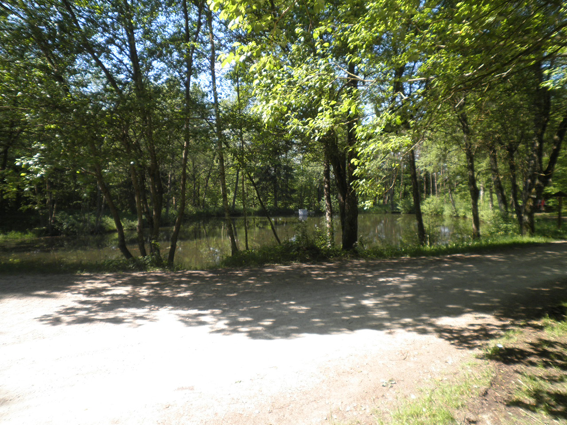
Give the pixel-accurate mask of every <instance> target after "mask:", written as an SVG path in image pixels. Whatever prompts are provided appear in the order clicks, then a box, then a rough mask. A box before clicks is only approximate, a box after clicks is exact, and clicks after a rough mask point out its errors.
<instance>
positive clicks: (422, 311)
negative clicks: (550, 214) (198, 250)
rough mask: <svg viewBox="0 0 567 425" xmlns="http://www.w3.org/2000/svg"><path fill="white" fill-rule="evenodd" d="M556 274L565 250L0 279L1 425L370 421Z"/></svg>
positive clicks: (495, 330) (527, 304)
mask: <svg viewBox="0 0 567 425" xmlns="http://www.w3.org/2000/svg"><path fill="white" fill-rule="evenodd" d="M566 276H567V243H554V244H545V245H539V246H535V247H529V248H525V247H524V248H516V249H511V250H507V251H505V252H502V253H495V254H486V255H453V256H449V257H444V258H418V259H397V260H388V261H372V262H364V261H356V262H344V263H333V264H323V265H293V266H275V267H265V268H261V269H247V270H229V271H226V270H225V271H214V272H179V273H132V274H110V275H81V276H73V275H49V276H35V275H18V276H2V277H0V423H1V424H3V425H27V424H30V425H32V424H33V425H42V424H57V425H65V424H73V425H82V424H132V425H144V424H167V425H172V424H247V425H248V424H252V425H254V424H321V423H332V422H333V420H336V421H343V422H345V423H346V422H349V421H350V422H354V423H356V421H358V422H359V423H363V424H364V423H372V419H373V416H372V409H377V412H378V414H379V412H380V411H382V412H384V411H387V410H388V408H389V407H390V406H391V404H392V402H393V401H394V400H396V399H397V398H400V397H408V398H409V399H411V397H412V396H414V395H416V394H419V393H418V388H420V387H423V386H426V385H427V384H428V383H429V382H432V380H435V379H444V378H448V377H450V376H451V375H452V374H453V373H454V372H455V371H456V370H458V369H459V368H461V367H462V364H463V362H465V361H468V360H470V358H471V353H474V352H475V350H478V349H479V347H481V345H482V343H483V341H485V340H486V339H487V338H489V337H491V336H496V335H499V334H500V333H501V332H502V331H503V330H505V329H506V328H507V327H508V326H509V325H510V324H511V323H513V322H514V321H517V320H519V319H521V317H522V315H524V314H528V313H529V314H532V313H533V311H532V310H533V309H534V308H536V307H539V306H544V305H549V304H553V303H556V302H558V301H559V300H560V299H561V297H563V298H564V299H567V285H566V284H565V282H566ZM374 413H376V411H375V412H374ZM479 423H482V418H480V419H479ZM485 423H492V422H491V420H490V419H486V420H485Z"/></svg>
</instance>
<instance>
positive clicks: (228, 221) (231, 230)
mask: <svg viewBox="0 0 567 425" xmlns="http://www.w3.org/2000/svg"><path fill="white" fill-rule="evenodd" d="M207 24H208V26H209V42H210V44H211V55H210V67H211V85H212V89H213V102H214V111H215V128H216V133H217V152H218V156H219V178H220V183H221V195H222V205H223V208H224V215H225V219H226V225H227V230H228V237H229V238H230V248H231V253H232V255H234V254H236V253H237V252H238V246H237V245H236V238H235V235H234V228H233V227H232V220H231V219H230V208H229V205H228V193H227V188H226V173H225V165H224V147H223V141H224V137H223V134H222V124H221V116H220V108H219V98H218V93H217V82H216V72H215V61H216V53H215V39H214V33H213V18H212V13H211V11H210V9H207Z"/></svg>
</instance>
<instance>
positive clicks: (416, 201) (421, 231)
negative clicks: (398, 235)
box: [408, 147, 426, 246]
mask: <svg viewBox="0 0 567 425" xmlns="http://www.w3.org/2000/svg"><path fill="white" fill-rule="evenodd" d="M408 163H409V167H410V178H411V187H412V196H413V206H414V209H415V219H416V222H417V238H418V240H419V244H420V245H422V246H423V245H425V242H426V238H425V227H424V226H423V216H422V214H421V195H420V194H419V181H418V179H417V168H416V166H415V147H414V148H412V149H411V150H410V151H409V160H408Z"/></svg>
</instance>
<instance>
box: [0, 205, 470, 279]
mask: <svg viewBox="0 0 567 425" xmlns="http://www.w3.org/2000/svg"><path fill="white" fill-rule="evenodd" d="M272 220H273V221H274V224H275V227H276V230H277V233H278V236H279V238H280V240H281V241H284V240H290V239H293V238H296V237H298V235H300V234H301V233H302V232H307V233H308V234H310V235H314V236H316V235H317V234H322V232H323V231H324V229H325V221H324V220H325V219H324V217H304V218H302V219H300V218H299V217H275V218H273V219H272ZM233 222H234V224H235V229H236V235H237V241H238V247H239V249H244V248H245V236H244V235H245V232H244V219H243V218H237V219H234V221H233ZM424 224H425V228H426V231H427V233H428V237H429V239H430V242H431V243H448V242H451V241H461V240H463V239H466V238H468V235H470V233H471V226H470V223H469V220H463V219H453V218H444V217H431V218H428V217H426V218H425V221H424ZM334 227H335V237H336V243H337V245H338V246H340V237H341V235H340V223H339V220H338V217H337V218H336V219H335V225H334ZM170 235H171V230H170V229H164V230H163V232H162V235H161V240H160V246H161V251H162V255H164V256H167V252H168V250H169V237H170ZM127 238H128V247H129V249H130V250H131V251H132V254H134V255H138V249H137V246H136V236H135V233H134V232H129V233H128V234H127ZM179 239H180V240H179V242H178V250H177V253H176V257H175V263H176V264H177V265H180V266H184V267H187V268H191V269H199V268H204V267H207V266H210V265H214V264H216V263H218V262H219V261H220V260H221V259H222V258H223V257H225V256H227V255H229V254H230V242H229V239H228V235H227V227H226V222H225V221H224V220H221V219H210V220H199V221H193V222H190V223H187V224H185V225H184V227H183V228H182V231H181V234H180V237H179ZM359 240H360V244H361V245H362V246H363V247H367V248H370V247H380V246H385V245H399V244H406V243H407V244H413V243H417V226H416V224H415V217H414V216H413V215H409V214H408V215H401V214H361V215H360V216H359ZM274 244H276V241H275V238H274V235H273V233H272V230H271V229H270V225H269V223H268V220H267V219H265V218H262V217H250V218H249V219H248V245H249V247H250V248H258V247H261V246H267V245H274ZM0 258H1V259H2V260H6V259H9V258H10V259H12V260H17V259H24V258H25V259H36V260H38V261H45V262H52V261H53V262H57V261H64V262H67V261H72V262H75V261H87V262H99V261H104V260H111V259H119V258H121V254H120V251H119V250H118V247H117V237H116V234H107V235H104V236H92V237H83V238H68V237H53V238H40V239H38V240H35V241H29V242H26V243H18V244H13V245H8V244H4V246H2V247H0Z"/></svg>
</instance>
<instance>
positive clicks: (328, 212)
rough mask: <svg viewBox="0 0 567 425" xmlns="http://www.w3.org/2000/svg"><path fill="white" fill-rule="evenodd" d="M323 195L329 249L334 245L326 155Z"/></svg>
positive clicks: (328, 165) (327, 159)
mask: <svg viewBox="0 0 567 425" xmlns="http://www.w3.org/2000/svg"><path fill="white" fill-rule="evenodd" d="M323 194H324V195H323V196H324V197H325V224H326V228H327V246H328V247H329V248H331V247H332V246H333V245H334V243H335V233H334V231H333V202H332V200H331V165H330V162H329V157H328V156H327V154H325V162H324V164H323Z"/></svg>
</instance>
